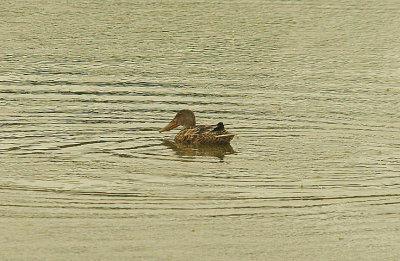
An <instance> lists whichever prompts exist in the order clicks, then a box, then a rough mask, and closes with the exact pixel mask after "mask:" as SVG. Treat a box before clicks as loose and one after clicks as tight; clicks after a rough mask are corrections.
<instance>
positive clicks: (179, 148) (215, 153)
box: [162, 140, 236, 160]
mask: <svg viewBox="0 0 400 261" xmlns="http://www.w3.org/2000/svg"><path fill="white" fill-rule="evenodd" d="M162 144H163V145H164V146H166V147H167V148H169V149H171V150H173V151H174V152H175V153H176V155H178V156H189V157H190V156H192V157H195V156H211V157H217V158H219V159H220V160H222V159H223V158H224V157H225V155H229V154H234V153H236V151H235V150H234V149H233V148H232V146H231V145H230V144H213V145H188V144H182V143H175V142H171V141H169V140H163V141H162Z"/></svg>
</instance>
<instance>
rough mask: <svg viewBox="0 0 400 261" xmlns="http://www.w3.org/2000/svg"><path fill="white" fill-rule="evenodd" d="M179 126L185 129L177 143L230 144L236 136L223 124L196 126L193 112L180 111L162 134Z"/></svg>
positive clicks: (176, 137)
mask: <svg viewBox="0 0 400 261" xmlns="http://www.w3.org/2000/svg"><path fill="white" fill-rule="evenodd" d="M179 125H182V126H183V129H182V130H181V131H180V132H179V133H178V134H177V135H176V136H175V139H174V140H175V142H177V143H187V144H195V145H198V144H229V142H230V141H231V140H232V139H233V137H234V136H235V135H236V134H233V133H230V132H228V131H226V130H225V128H224V124H223V123H222V122H220V123H218V124H217V125H196V118H195V116H194V113H193V112H192V111H191V110H181V111H179V112H178V113H177V114H176V116H175V118H174V119H173V120H172V121H171V122H170V123H169V124H168V125H167V126H165V127H164V128H163V129H161V130H160V132H163V131H169V130H172V129H174V128H176V127H178V126H179Z"/></svg>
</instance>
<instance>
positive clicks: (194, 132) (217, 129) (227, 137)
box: [175, 123, 235, 144]
mask: <svg viewBox="0 0 400 261" xmlns="http://www.w3.org/2000/svg"><path fill="white" fill-rule="evenodd" d="M234 136H235V134H233V133H230V132H228V131H226V130H225V128H224V126H223V124H222V123H219V124H218V125H197V126H195V127H194V128H190V129H183V130H181V131H180V132H179V133H178V134H177V135H176V136H175V142H178V143H188V144H228V143H229V142H230V141H231V140H232V139H233V137H234Z"/></svg>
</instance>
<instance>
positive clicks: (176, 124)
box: [160, 121, 179, 132]
mask: <svg viewBox="0 0 400 261" xmlns="http://www.w3.org/2000/svg"><path fill="white" fill-rule="evenodd" d="M178 126H179V124H178V123H176V122H175V121H171V122H170V123H169V124H168V125H167V126H165V127H164V128H163V129H161V130H160V132H163V131H169V130H172V129H175V128H176V127H178Z"/></svg>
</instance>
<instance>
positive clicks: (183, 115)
mask: <svg viewBox="0 0 400 261" xmlns="http://www.w3.org/2000/svg"><path fill="white" fill-rule="evenodd" d="M179 125H181V126H183V128H184V129H190V128H193V127H194V126H195V125H196V118H195V117H194V113H193V112H192V111H191V110H181V111H179V112H178V113H177V114H176V115H175V118H174V119H173V120H172V121H171V122H170V123H169V124H168V125H167V126H165V127H164V128H163V129H161V130H160V132H163V131H169V130H172V129H174V128H176V127H178V126H179Z"/></svg>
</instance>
